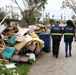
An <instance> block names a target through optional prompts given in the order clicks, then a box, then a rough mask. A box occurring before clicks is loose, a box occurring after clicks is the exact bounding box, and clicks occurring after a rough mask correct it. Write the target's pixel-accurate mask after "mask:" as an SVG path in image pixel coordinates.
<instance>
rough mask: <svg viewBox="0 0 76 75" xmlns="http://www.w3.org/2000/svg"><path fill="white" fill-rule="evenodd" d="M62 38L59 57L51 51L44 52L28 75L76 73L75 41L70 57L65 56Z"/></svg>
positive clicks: (73, 74)
mask: <svg viewBox="0 0 76 75" xmlns="http://www.w3.org/2000/svg"><path fill="white" fill-rule="evenodd" d="M64 50H65V49H64V42H63V39H62V41H61V45H60V51H59V57H58V58H55V57H53V56H52V52H50V53H45V54H43V55H42V56H40V57H39V59H38V60H37V61H36V62H35V63H34V65H33V66H32V68H31V69H30V71H29V72H28V75H76V42H73V50H72V57H68V58H65V51H64Z"/></svg>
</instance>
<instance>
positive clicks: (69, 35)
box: [63, 20, 75, 58]
mask: <svg viewBox="0 0 76 75" xmlns="http://www.w3.org/2000/svg"><path fill="white" fill-rule="evenodd" d="M66 23H67V25H66V26H65V27H64V29H63V33H64V42H65V53H66V55H65V57H66V58H68V53H69V57H71V56H72V55H71V50H72V42H73V37H74V31H75V26H74V24H73V22H72V21H71V20H67V22H66ZM68 47H69V51H68Z"/></svg>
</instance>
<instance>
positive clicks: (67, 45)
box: [65, 42, 72, 54]
mask: <svg viewBox="0 0 76 75" xmlns="http://www.w3.org/2000/svg"><path fill="white" fill-rule="evenodd" d="M68 47H69V53H71V50H72V42H65V52H66V54H67V53H68Z"/></svg>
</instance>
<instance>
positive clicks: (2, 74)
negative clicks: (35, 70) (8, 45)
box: [0, 60, 35, 75]
mask: <svg viewBox="0 0 76 75" xmlns="http://www.w3.org/2000/svg"><path fill="white" fill-rule="evenodd" d="M29 62H30V63H25V64H21V65H18V66H16V67H15V68H10V69H7V68H6V67H5V63H2V66H0V75H27V73H28V71H29V69H30V68H31V66H32V65H33V63H34V62H35V61H33V60H30V61H29Z"/></svg>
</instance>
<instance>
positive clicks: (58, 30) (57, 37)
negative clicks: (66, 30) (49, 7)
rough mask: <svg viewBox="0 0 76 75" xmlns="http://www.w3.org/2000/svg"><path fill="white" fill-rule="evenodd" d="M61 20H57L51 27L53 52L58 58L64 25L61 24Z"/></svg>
mask: <svg viewBox="0 0 76 75" xmlns="http://www.w3.org/2000/svg"><path fill="white" fill-rule="evenodd" d="M59 24H60V22H59V21H56V22H55V24H54V26H52V27H51V31H50V33H51V35H52V53H53V56H55V57H56V58H57V57H58V55H59V46H60V41H61V37H62V27H61V26H59Z"/></svg>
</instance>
